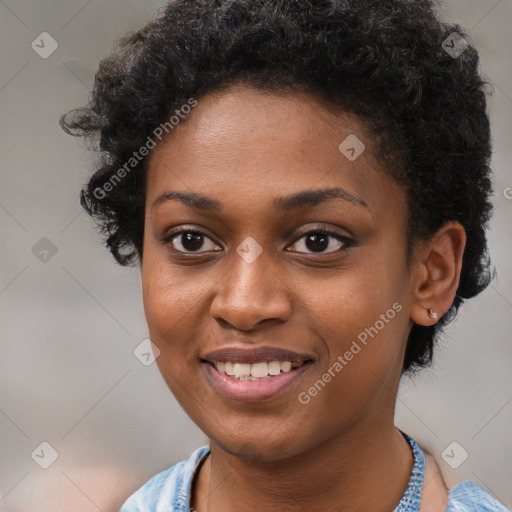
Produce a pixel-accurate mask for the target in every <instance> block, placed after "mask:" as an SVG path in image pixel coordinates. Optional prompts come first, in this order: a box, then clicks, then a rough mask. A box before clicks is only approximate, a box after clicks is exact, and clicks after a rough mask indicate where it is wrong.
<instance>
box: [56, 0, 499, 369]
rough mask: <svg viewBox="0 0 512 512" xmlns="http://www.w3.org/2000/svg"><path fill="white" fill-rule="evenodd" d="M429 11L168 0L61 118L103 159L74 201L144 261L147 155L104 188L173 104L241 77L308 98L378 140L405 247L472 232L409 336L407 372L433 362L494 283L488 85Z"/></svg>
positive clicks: (425, 6)
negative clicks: (443, 292)
mask: <svg viewBox="0 0 512 512" xmlns="http://www.w3.org/2000/svg"><path fill="white" fill-rule="evenodd" d="M436 11H437V5H435V4H434V3H433V1H431V0H386V1H385V2H384V1H382V0H176V1H172V2H170V3H169V4H168V5H167V6H166V7H165V8H164V9H163V10H162V12H161V13H159V14H158V15H157V16H156V17H155V18H154V19H153V20H152V21H151V22H149V23H148V24H146V25H145V26H144V27H143V28H141V29H140V30H138V31H136V32H133V33H130V34H128V35H127V36H125V37H123V38H122V39H121V40H120V42H119V44H118V46H117V48H116V49H115V51H114V52H113V54H112V55H110V56H108V57H106V58H104V59H103V60H102V61H101V63H100V65H99V70H98V72H97V74H96V77H95V84H94V89H93V91H92V95H91V98H90V101H89V103H88V105H87V106H85V107H82V108H78V109H75V110H73V111H71V112H68V113H67V114H64V115H63V116H62V117H61V121H60V123H61V126H62V128H63V129H64V130H65V131H66V132H67V133H70V134H72V135H77V136H84V137H86V138H87V139H89V140H91V141H93V147H94V148H95V149H96V150H97V151H98V154H99V156H100V163H99V165H98V168H97V170H96V171H95V172H94V174H93V175H92V177H91V178H90V181H89V183H88V184H87V185H86V187H85V188H84V190H82V191H81V204H82V206H83V207H84V208H85V210H86V211H87V212H88V213H89V214H90V215H91V216H92V217H93V218H95V219H96V221H97V223H98V225H99V227H100V228H101V230H102V232H103V234H104V236H105V243H106V245H107V247H108V249H109V250H110V251H111V253H112V254H113V256H114V257H115V259H116V260H117V261H118V262H119V263H120V264H121V265H129V264H133V263H134V261H136V260H137V259H138V260H139V261H142V255H143V234H144V213H145V212H144V208H145V177H146V167H147V166H146V163H147V158H142V159H141V160H140V161H137V162H135V163H134V164H133V169H132V170H130V172H129V173H128V172H125V173H123V179H122V180H118V181H119V182H118V183H117V182H116V183H115V186H110V187H108V183H110V184H112V183H113V182H112V179H113V176H114V174H115V173H116V172H117V173H119V170H120V169H121V168H122V167H123V165H126V162H127V161H129V159H130V158H131V157H132V156H133V153H134V150H136V149H137V148H140V147H141V146H143V145H144V143H145V142H146V141H147V137H148V136H150V135H151V134H152V133H153V131H154V130H155V128H156V127H158V126H159V125H160V124H161V123H164V122H166V121H167V120H168V119H169V116H170V115H172V113H173V112H175V111H177V110H180V108H181V107H182V106H183V105H184V104H186V103H187V101H188V100H189V99H190V98H191V97H194V98H200V97H201V96H202V95H204V94H206V93H208V92H212V91H216V90H221V89H224V88H227V87H230V86H232V85H234V84H236V83H240V82H242V83H244V84H246V85H249V86H252V87H255V88H257V89H259V90H265V91H271V92H285V93H287V92H294V91H302V92H307V93H309V94H311V95H313V96H314V97H315V98H316V99H317V100H319V101H322V102H324V103H325V104H327V105H330V106H332V107H333V108H339V109H342V110H344V111H347V112H352V113H354V114H357V115H358V116H360V119H361V120H362V122H363V123H364V124H365V125H366V126H367V127H368V128H369V129H370V130H371V133H373V135H374V136H375V139H374V141H375V147H376V150H377V154H378V156H379V158H380V160H381V161H382V163H383V166H384V168H385V170H386V172H387V173H389V175H390V176H392V177H393V179H394V180H395V181H396V182H397V183H399V184H400V185H402V186H403V187H404V188H405V190H406V192H407V197H408V207H409V221H408V231H407V248H408V254H410V248H411V247H412V246H413V244H414V242H415V241H417V240H420V239H424V238H428V237H429V236H431V235H432V234H433V233H434V232H435V231H436V230H437V229H438V228H440V227H441V226H442V225H443V223H445V222H446V221H449V220H456V221H458V222H460V223H461V224H462V226H463V227H464V229H465V231H466V235H467V242H466V248H465V252H464V256H463V266H462V271H461V276H460V283H459V286H458V289H457V292H456V296H455V299H454V301H453V304H452V305H451V307H450V309H449V310H448V311H447V313H446V314H445V315H443V317H442V318H441V319H440V320H439V322H438V323H437V324H435V325H433V326H428V327H426V326H420V325H416V324H415V325H414V326H413V328H412V330H411V332H410V335H409V339H408V343H407V348H406V354H405V359H404V364H403V372H412V371H413V370H415V369H418V368H420V367H423V366H428V365H429V364H430V363H431V361H432V356H433V348H434V344H435V342H436V340H437V338H438V335H439V333H440V332H441V331H442V329H443V326H445V325H446V324H447V323H448V322H449V321H451V320H452V319H453V318H454V317H455V316H456V314H457V310H458V308H459V306H460V304H461V303H462V302H463V300H464V299H468V298H471V297H473V296H475V295H477V294H478V293H480V292H481V291H482V290H483V289H484V288H486V286H487V285H488V284H489V283H490V281H491V279H492V272H491V270H490V267H491V265H490V259H489V254H488V250H487V242H486V236H485V230H486V228H487V226H488V223H489V220H490V217H491V213H492V205H491V203H490V202H489V196H490V195H491V193H492V184H491V181H490V174H491V171H490V159H491V143H490V126H489V120H488V117H487V115H486V97H485V85H486V83H485V82H484V81H483V80H482V79H481V77H480V75H479V72H478V62H479V58H478V54H477V51H476V50H475V49H474V48H473V47H471V46H470V45H469V46H468V47H467V48H466V47H465V43H466V41H467V40H468V36H467V34H466V33H465V32H464V30H463V29H462V28H461V27H460V26H459V25H455V24H453V25H452V24H446V23H443V22H442V21H440V19H439V16H438V14H437V12H436ZM455 38H457V39H458V41H457V40H456V39H455ZM462 38H464V39H462ZM461 43H462V45H461ZM450 48H452V49H454V50H459V51H458V53H460V52H462V53H461V54H460V55H458V54H457V53H455V54H454V53H453V52H450V51H449V50H450ZM125 169H126V167H125ZM118 177H119V174H118ZM106 185H107V187H108V190H109V192H108V193H104V192H102V193H101V194H99V193H98V192H97V191H98V190H100V189H101V190H103V191H105V190H107V187H106ZM95 191H96V193H95Z"/></svg>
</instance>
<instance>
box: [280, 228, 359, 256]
mask: <svg viewBox="0 0 512 512" xmlns="http://www.w3.org/2000/svg"><path fill="white" fill-rule="evenodd" d="M350 245H351V240H350V239H348V238H346V237H343V236H341V235H338V234H336V233H332V232H330V231H326V230H323V229H315V230H311V231H308V232H307V233H305V234H303V235H302V236H301V237H300V238H299V239H297V241H295V242H294V243H293V245H291V246H290V247H297V246H298V247H299V249H297V248H296V249H294V250H295V251H297V252H306V253H307V254H332V253H334V252H338V251H341V250H343V249H346V248H347V247H349V246H350ZM304 248H305V249H306V250H304ZM308 251H311V252H308Z"/></svg>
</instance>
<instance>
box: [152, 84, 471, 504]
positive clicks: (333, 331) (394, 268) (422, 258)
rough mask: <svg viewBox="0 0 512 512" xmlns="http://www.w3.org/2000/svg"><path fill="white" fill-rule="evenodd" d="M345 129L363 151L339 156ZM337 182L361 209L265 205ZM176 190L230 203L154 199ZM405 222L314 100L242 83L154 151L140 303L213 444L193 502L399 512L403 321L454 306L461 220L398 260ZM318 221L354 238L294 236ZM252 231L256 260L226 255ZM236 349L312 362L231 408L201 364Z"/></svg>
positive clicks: (338, 122)
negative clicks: (384, 318) (195, 235)
mask: <svg viewBox="0 0 512 512" xmlns="http://www.w3.org/2000/svg"><path fill="white" fill-rule="evenodd" d="M349 134H356V135H357V137H358V138H359V139H360V140H361V141H363V142H364V144H365V146H366V150H365V151H364V152H363V154H361V156H359V158H357V160H355V161H349V160H348V159H347V158H345V156H343V155H342V154H341V153H340V151H339V149H338V145H339V144H340V143H341V142H342V141H343V140H344V139H345V138H346V137H347V136H348V135H349ZM331 187H341V188H342V189H344V190H346V191H348V192H349V193H350V194H352V195H354V196H357V197H358V198H360V200H361V201H364V203H365V204H366V207H365V206H362V205H361V204H356V203H354V202H349V201H346V200H342V199H338V198H336V199H333V198H331V199H327V200H324V201H321V202H319V203H318V204H316V205H310V206H308V207H304V208H301V209H297V210H290V211H282V210H280V209H279V208H277V207H276V206H275V204H274V202H273V201H274V199H275V198H277V197H278V196H287V195H290V194H294V193H297V192H299V191H304V190H317V189H323V188H331ZM168 191H182V192H195V193H197V194H202V195H205V196H208V197H209V198H212V199H215V200H217V201H220V202H222V205H223V206H222V210H221V211H220V212H205V211H200V210H197V209H194V208H192V207H191V206H188V205H186V204H184V203H183V202H181V201H178V200H176V199H171V200H167V201H163V202H161V203H160V204H159V205H158V206H153V204H154V202H155V200H156V199H157V198H158V197H159V196H161V195H162V194H163V193H165V192H168ZM407 218H408V211H407V205H406V195H405V191H404V190H403V189H402V188H401V187H400V186H399V185H398V184H397V183H396V182H395V181H394V180H393V179H392V178H390V177H389V175H388V174H386V173H385V171H384V169H383V167H382V166H381V164H380V163H379V161H378V159H377V158H376V157H375V155H374V152H373V144H372V135H371V133H370V132H369V131H368V130H367V129H366V127H365V125H364V123H363V122H362V121H361V120H359V119H358V118H357V117H356V116H354V115H352V114H348V113H343V112H336V113H335V112H334V111H333V109H332V108H331V109H328V108H325V107H324V106H322V104H320V103H319V102H318V101H317V100H315V99H314V98H313V97H311V96H309V95H306V94H299V93H294V94H289V95H278V94H275V93H272V94H271V93H264V92H261V91H256V90H254V89H252V88H249V87H246V86H244V85H241V84H239V85H236V86H232V87H230V88H229V89H227V90H224V91H222V92H219V93H213V94H208V95H206V96H203V97H201V98H200V99H199V100H198V105H197V106H196V107H195V108H194V109H193V111H192V112H191V113H190V114H189V115H188V116H187V118H186V120H184V121H182V122H181V123H180V124H179V125H178V126H177V127H176V128H175V129H174V130H173V131H172V132H171V133H170V135H169V137H168V138H167V139H164V140H163V141H162V142H161V143H160V144H159V145H158V146H157V147H156V148H155V149H154V150H153V151H152V153H151V155H150V160H149V162H148V180H147V202H146V217H145V235H144V247H143V248H144V257H143V260H142V283H143V300H144V308H145V314H146V319H147V323H148V326H149V332H150V337H151V339H152V341H153V343H155V345H157V346H158V348H159V349H160V351H161V354H160V356H159V357H158V359H157V364H158V366H159V369H160V371H161V373H162V376H163V378H164V379H165V381H166V383H167V385H168V386H169V388H170V390H171V391H172V392H173V394H174V395H175V397H176V399H177V400H178V401H179V403H180V404H181V406H182V407H183V409H184V410H185V411H186V412H187V414H188V415H189V416H190V417H191V419H192V420H193V421H194V422H195V423H196V424H197V425H198V426H199V428H201V429H202V430H203V431H204V432H205V434H206V435H207V436H208V437H209V439H210V444H211V455H210V456H209V457H208V458H207V459H206V461H205V462H204V464H203V465H202V466H201V468H200V471H199V474H198V476H197V478H196V481H195V482H194V487H193V501H192V506H193V507H194V509H196V510H197V511H198V512H204V511H208V512H217V511H223V512H231V511H235V510H236V511H237V512H244V511H253V510H279V511H281V510H283V511H285V510H286V511H302V510H308V511H310V512H316V511H322V512H325V511H326V510H351V511H359V510H361V511H363V510H365V511H367V510H372V511H375V512H389V511H391V510H393V508H394V507H395V506H396V505H397V503H398V501H399V500H400V498H401V496H402V494H403V493H404V491H405V489H406V487H407V483H408V480H409V478H410V473H411V469H412V465H413V456H412V451H411V449H410V446H409V445H408V443H407V442H406V441H405V439H404V438H403V437H402V435H401V434H400V433H399V432H398V430H397V429H396V428H395V427H394V424H393V419H394V410H395V402H396V393H397V390H398V384H399V380H400V376H401V370H402V361H403V356H404V350H405V346H406V342H407V337H408V334H409V331H410V329H411V327H412V325H413V323H412V322H416V323H418V324H421V325H431V324H433V323H435V322H436V320H434V319H431V318H429V316H428V315H427V308H432V309H434V310H435V311H436V312H437V313H438V315H439V317H440V316H441V315H442V314H443V313H444V312H445V311H446V310H447V309H448V308H449V306H450V305H451V303H452V301H453V298H454V295H455V291H456V289H457V286H458V282H459V275H460V269H461V261H462V253H463V250H464V245H465V232H464V229H463V227H462V226H461V225H460V224H458V223H456V222H449V223H447V224H445V225H444V226H443V227H442V228H441V229H440V230H439V231H438V232H437V233H436V234H435V236H433V237H432V239H429V240H427V241H423V242H422V243H419V244H417V245H416V246H415V247H414V250H413V253H412V257H411V260H410V261H409V262H408V261H407V259H406V239H405V232H406V225H407ZM321 227H323V228H327V229H328V230H330V231H332V232H334V234H335V235H340V236H344V237H347V238H349V239H350V240H352V243H351V244H350V243H349V244H345V243H344V242H338V241H337V239H336V238H335V237H334V236H330V238H329V239H328V240H329V245H327V243H325V244H324V245H321V243H319V242H318V241H317V242H316V245H315V244H309V245H308V244H306V237H305V236H304V234H305V233H308V232H310V231H314V230H315V229H317V228H321ZM171 228H173V229H175V232H178V231H180V230H181V231H185V232H186V231H187V229H188V230H189V231H190V229H194V228H196V229H201V230H202V231H203V232H205V233H206V237H205V238H203V239H202V240H203V245H202V246H200V247H199V248H197V249H195V250H191V249H190V247H191V246H190V245H186V241H185V242H184V239H183V237H182V236H181V235H177V236H175V237H174V239H173V240H171V241H169V240H168V239H167V242H166V241H163V240H162V239H163V238H164V237H165V236H166V234H169V231H170V230H171ZM248 236H251V237H252V238H254V239H255V240H256V241H257V242H258V244H259V245H260V246H261V248H262V249H263V252H262V253H261V254H260V255H259V256H258V257H257V258H256V259H255V260H254V261H253V262H252V263H247V262H246V261H244V260H243V259H242V258H241V257H240V256H239V255H238V253H237V252H236V248H237V246H239V245H240V244H241V243H242V242H243V241H244V240H245V239H246V237H248ZM187 249H188V250H187ZM192 249H194V248H193V247H192ZM340 249H341V250H340ZM179 251H182V253H180V252H179ZM187 252H188V254H183V253H187ZM397 302H398V303H399V304H400V305H401V306H402V309H401V311H400V312H399V313H397V314H396V316H395V317H394V318H393V319H392V320H390V321H389V322H388V323H386V324H385V327H384V328H382V329H381V330H379V332H378V334H377V335H375V336H374V337H373V338H369V341H368V343H367V345H366V346H364V348H363V349H362V350H361V351H360V352H359V353H358V354H357V355H356V356H354V358H353V359H352V360H351V361H350V362H348V364H347V365H346V366H344V367H343V369H342V371H340V372H339V373H337V374H336V377H335V378H333V379H332V380H331V381H330V382H329V383H328V384H327V385H326V386H325V387H324V388H323V389H322V390H321V392H319V393H318V394H317V395H316V396H315V397H313V398H312V399H311V401H310V402H309V403H307V404H303V403H300V401H299V400H298V395H299V393H300V392H304V391H307V390H308V389H309V388H310V387H311V386H312V385H313V384H314V383H315V382H316V381H317V380H318V379H321V378H322V374H324V373H325V372H327V371H328V369H329V368H330V367H332V366H333V364H334V362H335V361H336V360H337V357H338V356H339V355H342V356H343V354H344V353H345V352H346V351H347V350H348V349H349V347H350V345H351V343H352V341H353V340H355V339H356V338H357V336H358V334H359V333H361V332H362V331H364V329H365V328H367V327H370V326H374V325H375V323H376V321H377V320H379V318H380V315H381V314H384V313H385V312H386V311H387V310H389V309H390V308H391V306H392V305H393V304H394V303H397ZM232 344H239V345H240V344H241V345H243V346H247V347H254V346H263V345H270V346H274V347H280V348H288V349H291V350H294V351H296V352H299V353H303V352H305V353H308V354H313V355H314V358H315V360H314V363H313V364H312V365H311V366H310V368H309V369H308V371H307V372H305V373H304V374H303V375H302V376H301V377H300V378H299V379H298V381H297V382H296V383H295V385H294V386H292V387H291V388H289V389H288V390H287V391H286V392H285V393H283V394H281V395H279V396H277V397H274V398H272V399H269V400H266V401H262V402H258V403H253V404H243V403H237V402H234V401H231V400H228V399H225V398H223V397H222V396H221V395H220V394H219V393H217V391H216V390H215V389H214V388H213V387H212V386H211V384H210V383H209V381H208V380H207V378H206V376H205V374H204V372H203V368H202V366H201V363H200V357H201V356H202V355H204V354H205V353H207V352H209V351H212V350H215V349H218V348H221V347H226V346H228V345H232ZM369 490H371V491H370V492H369Z"/></svg>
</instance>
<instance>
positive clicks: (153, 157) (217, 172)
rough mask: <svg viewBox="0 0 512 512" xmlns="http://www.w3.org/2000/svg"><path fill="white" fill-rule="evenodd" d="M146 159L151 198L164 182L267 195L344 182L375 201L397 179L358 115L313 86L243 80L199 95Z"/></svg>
mask: <svg viewBox="0 0 512 512" xmlns="http://www.w3.org/2000/svg"><path fill="white" fill-rule="evenodd" d="M347 140H348V141H349V143H348V145H349V146H350V145H352V146H354V142H355V143H356V146H355V148H356V150H357V151H358V152H359V151H362V152H361V154H360V155H359V156H358V157H357V158H356V159H354V160H352V159H350V158H347V154H346V153H344V152H343V151H342V150H344V149H346V148H344V142H345V141H347ZM357 144H359V146H358V145H357ZM340 145H341V146H340ZM362 148H364V149H362ZM349 149H350V148H349ZM348 155H349V156H350V153H348ZM356 156H357V155H356ZM148 164H149V165H148V201H149V200H154V198H155V197H156V196H157V195H160V194H161V193H162V192H164V191H165V190H166V189H169V190H182V191H183V190H187V189H188V190H189V191H196V192H200V193H202V194H203V195H212V194H213V195H216V196H219V195H222V194H227V193H228V191H229V190H234V189H236V190H237V191H239V196H240V197H248V196H251V197H252V198H256V197H258V198H259V199H260V200H261V201H266V198H268V197H269V196H273V197H274V198H275V197H277V196H278V195H282V194H279V192H283V191H284V190H287V191H290V192H291V191H293V190H304V189H306V188H310V189H313V188H325V187H337V186H342V187H343V188H344V189H345V190H347V191H348V192H350V193H353V194H354V195H356V196H364V197H365V198H367V199H368V200H369V201H370V202H375V200H376V199H378V198H377V197H375V196H376V195H377V196H378V195H379V194H382V192H384V191H385V187H383V183H386V182H388V183H387V185H388V186H389V185H390V184H391V183H390V182H391V179H390V178H389V177H388V176H387V175H386V173H384V172H383V169H382V166H381V165H380V163H379V161H378V160H377V159H376V158H375V156H374V144H373V140H372V135H371V133H370V131H369V130H368V129H367V127H366V126H365V125H364V123H363V122H362V121H361V120H360V119H359V118H358V117H357V116H356V115H355V114H351V113H347V112H343V111H341V110H337V111H334V110H332V109H331V110H328V107H327V106H325V105H323V104H322V103H320V102H319V101H318V100H317V99H316V98H314V97H313V96H311V95H309V94H307V93H299V92H297V93H288V94H283V93H269V92H263V91H259V90H255V89H253V88H249V87H245V86H241V85H238V86H233V87H231V88H229V89H227V90H223V91H219V92H215V93H211V94H208V95H205V96H203V97H201V98H199V99H198V100H197V106H196V107H195V108H194V109H193V110H192V111H191V112H190V113H189V114H188V115H187V116H186V117H185V118H184V120H183V121H182V122H180V123H179V124H178V125H177V126H176V127H175V128H174V129H173V130H172V131H171V132H170V133H169V135H168V136H167V137H166V138H164V139H163V140H162V142H160V143H159V144H158V145H157V147H156V148H155V149H154V150H153V151H152V153H151V154H150V160H149V162H148ZM208 192H210V193H211V194H208ZM226 197H227V196H226ZM396 199H397V198H395V200H396ZM274 204H275V201H274Z"/></svg>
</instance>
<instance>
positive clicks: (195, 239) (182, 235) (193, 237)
mask: <svg viewBox="0 0 512 512" xmlns="http://www.w3.org/2000/svg"><path fill="white" fill-rule="evenodd" d="M165 243H166V244H169V245H171V247H172V248H173V249H174V250H175V251H177V252H182V253H185V254H187V253H197V252H208V251H215V250H218V249H216V247H218V245H217V244H215V243H214V242H213V240H211V238H209V237H208V236H206V234H205V233H203V232H202V231H197V230H183V231H178V232H176V233H173V234H172V235H171V236H170V237H168V238H167V239H166V241H165ZM200 249H203V250H202V251H200Z"/></svg>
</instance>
